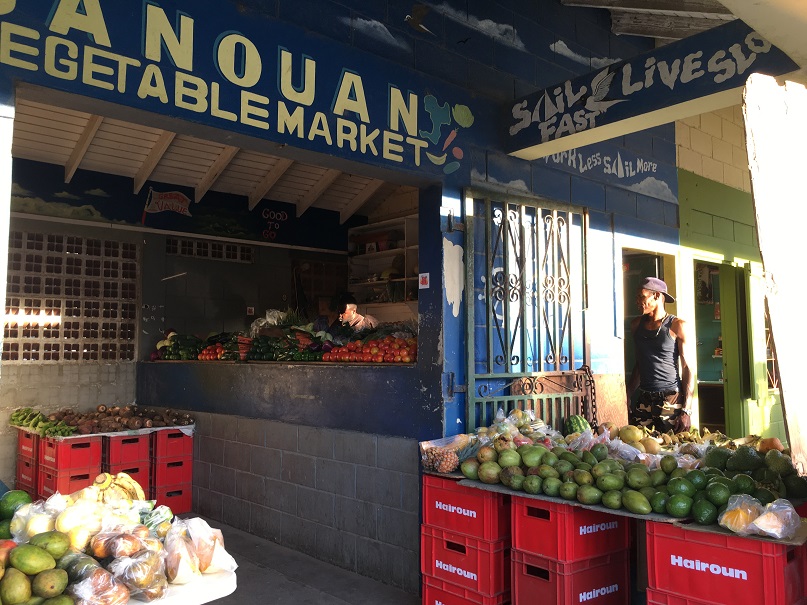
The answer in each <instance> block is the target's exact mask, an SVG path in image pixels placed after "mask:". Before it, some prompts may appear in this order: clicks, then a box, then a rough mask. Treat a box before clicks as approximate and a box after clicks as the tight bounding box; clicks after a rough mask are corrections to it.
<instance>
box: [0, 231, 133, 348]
mask: <svg viewBox="0 0 807 605" xmlns="http://www.w3.org/2000/svg"><path fill="white" fill-rule="evenodd" d="M138 253H139V251H138V247H137V245H136V244H130V243H125V242H117V241H112V240H108V241H107V240H100V239H96V238H83V237H78V236H66V235H58V234H43V233H31V232H25V231H12V232H11V233H10V235H9V262H8V275H7V287H6V320H5V325H4V340H3V350H2V360H3V362H12V363H13V362H20V363H24V362H94V361H132V360H134V358H135V344H136V343H135V338H136V329H135V328H136V324H137V319H138V318H137V308H138V300H137V299H138V277H139V276H138V270H137V267H138Z"/></svg>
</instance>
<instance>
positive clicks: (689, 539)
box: [647, 521, 807, 605]
mask: <svg viewBox="0 0 807 605" xmlns="http://www.w3.org/2000/svg"><path fill="white" fill-rule="evenodd" d="M806 549H807V546H805V545H801V546H795V545H793V544H785V543H783V542H772V541H770V540H761V539H757V538H744V537H742V536H737V535H733V534H728V533H717V532H709V531H704V530H699V529H690V528H687V527H682V526H681V525H679V524H675V525H673V524H671V523H658V522H649V521H648V522H647V582H648V588H647V603H648V605H715V604H717V603H764V604H765V605H804V604H805V603H807V596H805V594H807V592H806V591H805V588H807V586H806V585H805V577H806V576H807V556H805V553H806V552H807V550H806Z"/></svg>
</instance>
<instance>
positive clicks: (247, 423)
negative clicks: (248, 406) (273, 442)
mask: <svg viewBox="0 0 807 605" xmlns="http://www.w3.org/2000/svg"><path fill="white" fill-rule="evenodd" d="M238 441H239V442H241V443H248V444H250V445H266V420H262V419H260V418H239V419H238Z"/></svg>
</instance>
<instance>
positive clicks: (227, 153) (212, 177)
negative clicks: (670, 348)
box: [194, 145, 240, 204]
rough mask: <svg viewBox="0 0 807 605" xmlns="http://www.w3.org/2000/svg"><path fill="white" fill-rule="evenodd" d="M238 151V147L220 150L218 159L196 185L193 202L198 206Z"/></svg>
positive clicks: (228, 146) (226, 146)
mask: <svg viewBox="0 0 807 605" xmlns="http://www.w3.org/2000/svg"><path fill="white" fill-rule="evenodd" d="M239 151H240V149H239V148H238V147H232V146H230V145H225V146H224V148H223V149H222V150H221V153H220V154H219V157H217V158H216V161H215V162H213V164H211V166H210V169H209V170H208V171H207V174H206V175H205V176H204V177H202V180H201V181H199V183H198V184H197V185H196V188H195V189H194V198H195V199H194V201H195V202H196V203H197V204H198V203H199V202H200V201H201V199H202V198H203V197H204V196H205V194H206V193H207V192H208V191H210V188H211V187H212V186H213V183H215V182H216V179H218V178H219V177H220V176H221V173H222V172H224V170H225V169H226V168H227V165H228V164H229V163H230V162H231V161H232V159H233V158H234V157H235V154H236V153H238V152H239Z"/></svg>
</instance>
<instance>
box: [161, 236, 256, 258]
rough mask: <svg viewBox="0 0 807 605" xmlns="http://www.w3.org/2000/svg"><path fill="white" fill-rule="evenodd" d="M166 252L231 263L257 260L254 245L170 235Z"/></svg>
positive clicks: (166, 244)
mask: <svg viewBox="0 0 807 605" xmlns="http://www.w3.org/2000/svg"><path fill="white" fill-rule="evenodd" d="M165 252H166V254H171V255H174V256H192V257H195V258H211V259H214V260H223V261H227V262H231V263H253V262H255V250H254V249H253V247H252V246H244V245H240V244H228V243H222V242H209V241H204V240H193V239H181V238H175V237H169V238H168V239H167V240H166V241H165Z"/></svg>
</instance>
